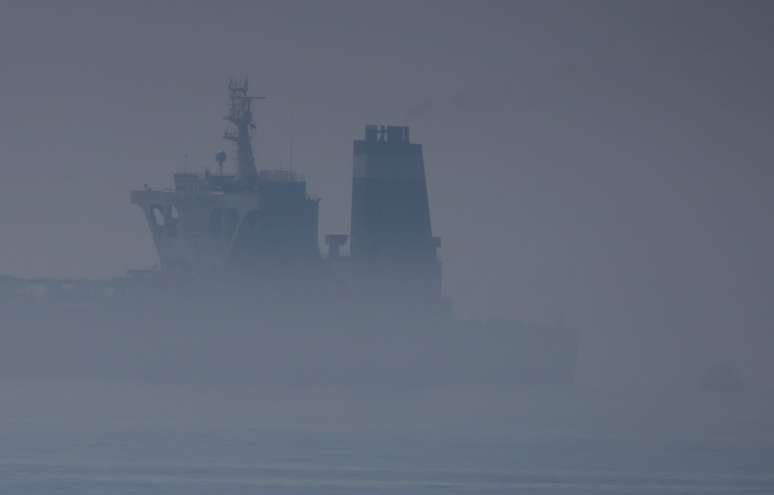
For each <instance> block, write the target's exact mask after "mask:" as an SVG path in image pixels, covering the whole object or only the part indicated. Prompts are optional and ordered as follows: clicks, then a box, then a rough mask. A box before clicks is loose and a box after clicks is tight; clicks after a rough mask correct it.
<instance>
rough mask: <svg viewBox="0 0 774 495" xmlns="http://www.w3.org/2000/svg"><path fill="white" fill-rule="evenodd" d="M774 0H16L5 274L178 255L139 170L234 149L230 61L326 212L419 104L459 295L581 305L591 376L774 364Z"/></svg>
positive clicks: (112, 270)
mask: <svg viewBox="0 0 774 495" xmlns="http://www.w3.org/2000/svg"><path fill="white" fill-rule="evenodd" d="M772 13H774V9H772V7H771V4H770V3H768V2H755V1H748V2H739V3H737V2H733V3H732V2H695V1H681V2H629V1H620V2H599V1H585V2H574V1H568V2H559V1H519V2H511V1H502V2H495V1H478V2H472V1H470V2H459V1H427V2H409V1H390V2H363V1H351V2H349V1H330V2H298V1H283V2H280V1H276V2H237V1H223V2H196V1H190V2H109V1H106V2H79V1H74V2H35V1H29V2H27V1H25V2H22V1H8V0H3V1H2V2H0V68H1V69H2V77H0V95H2V96H0V136H2V137H0V161H1V162H2V163H3V171H4V177H3V180H2V181H0V224H1V225H2V227H3V235H2V243H0V273H9V274H15V275H23V276H51V277H107V276H114V275H120V274H122V273H124V272H125V271H126V270H128V269H133V268H144V267H149V266H152V265H153V264H154V263H156V258H155V253H154V250H153V246H152V243H151V240H150V236H149V233H148V232H147V227H146V225H145V222H144V219H143V217H142V215H141V212H140V211H139V210H138V209H136V207H133V206H131V205H130V204H129V191H130V190H131V189H135V188H141V187H142V186H143V184H146V183H147V184H150V185H152V186H166V185H169V184H170V183H171V175H172V173H174V172H176V171H181V170H197V171H201V170H203V169H204V168H205V167H213V168H214V154H215V152H216V151H217V150H219V149H221V148H222V147H224V146H226V144H225V143H223V142H222V140H221V139H220V136H221V135H222V132H223V129H224V124H225V122H223V120H222V118H221V117H222V115H223V114H224V109H225V100H226V94H225V83H226V80H227V78H228V77H229V76H234V75H235V76H248V77H249V78H250V83H251V89H252V92H253V93H255V94H261V95H266V96H268V100H266V102H261V103H260V104H259V106H258V107H257V112H256V113H257V117H256V119H257V123H258V129H257V136H256V143H255V144H256V154H257V157H258V166H259V167H267V168H275V167H278V166H281V167H286V166H288V165H292V167H293V168H294V170H297V171H300V172H302V173H303V174H305V175H306V177H307V179H308V181H309V189H310V191H312V192H313V193H315V194H317V195H319V196H320V197H321V198H322V201H321V217H320V226H321V228H320V231H321V235H322V234H326V233H333V232H335V233H339V232H347V231H348V228H349V225H348V224H349V201H350V186H351V182H350V180H351V179H350V178H351V167H352V157H351V152H352V145H351V142H352V140H353V139H356V138H358V137H360V136H361V134H362V132H363V127H364V125H365V124H368V123H385V124H401V125H410V126H411V129H412V134H411V135H412V139H413V140H415V141H416V142H421V143H422V144H423V145H424V150H425V162H426V167H427V173H428V181H429V192H430V201H431V209H432V221H433V229H434V233H435V234H436V235H439V236H441V237H442V239H443V241H442V250H441V253H442V259H443V268H444V276H445V278H444V291H445V293H446V294H447V295H449V296H450V297H452V298H453V299H454V301H455V310H456V311H457V313H458V314H459V315H461V316H462V317H469V318H490V317H496V318H516V319H526V320H530V321H536V322H539V323H548V324H552V323H559V322H562V323H564V324H566V325H569V326H574V327H578V328H580V329H581V330H582V331H583V332H585V334H584V335H585V341H584V342H585V344H586V345H585V348H584V349H585V350H586V354H584V356H585V357H584V360H585V364H584V363H582V364H583V368H582V369H583V370H585V371H584V373H585V375H584V376H585V377H586V379H587V380H589V381H591V382H595V381H596V380H599V379H602V378H605V379H608V380H611V381H613V382H615V383H617V384H618V385H620V386H622V387H626V386H631V385H632V384H636V383H640V382H642V381H647V380H650V379H651V378H652V377H653V376H656V375H658V373H659V371H660V368H662V365H663V367H671V368H670V369H672V370H674V369H680V367H681V366H682V365H683V363H686V362H690V363H691V366H690V367H689V368H688V367H686V369H685V373H683V374H682V376H684V377H685V380H688V381H694V382H696V381H698V380H699V377H700V374H701V372H702V370H703V369H704V367H706V366H711V365H713V364H716V363H732V364H733V365H735V366H737V367H739V368H741V369H742V371H743V375H744V378H745V380H747V381H749V382H750V383H753V384H757V386H766V383H767V380H766V379H765V377H766V376H767V375H769V376H770V371H771V370H770V363H769V362H770V358H771V355H772V343H773V342H774V328H772V323H771V321H772V309H771V304H770V301H771V299H772V296H773V295H774V277H773V275H774V264H773V263H772V261H771V253H772V252H774V235H772V229H771V228H770V216H771V212H772V211H774V195H772V194H771V193H770V191H771V190H772V188H773V187H774V173H772V172H771V157H772V156H773V155H774V140H772V139H771V138H770V132H771V129H772V124H773V123H774V122H772V119H774V117H773V116H774V97H772V91H771V88H772V87H774V84H772V83H773V82H774V81H773V79H774V67H773V66H772V63H771V52H772V47H773V45H774V34H772V31H771V29H770V19H771V14H772ZM226 149H227V150H228V148H226ZM291 150H292V151H291ZM291 156H292V163H291ZM611 348H613V349H616V351H617V352H603V350H604V349H611ZM595 350H598V352H595ZM667 365H669V366H667ZM612 369H616V370H621V372H620V373H616V374H615V376H611V373H610V370H612ZM642 369H649V370H651V371H652V373H648V374H647V376H648V377H647V378H646V377H645V376H644V375H645V374H643V373H641V372H640V371H639V370H642ZM666 376H667V375H664V379H666ZM670 376H671V375H670Z"/></svg>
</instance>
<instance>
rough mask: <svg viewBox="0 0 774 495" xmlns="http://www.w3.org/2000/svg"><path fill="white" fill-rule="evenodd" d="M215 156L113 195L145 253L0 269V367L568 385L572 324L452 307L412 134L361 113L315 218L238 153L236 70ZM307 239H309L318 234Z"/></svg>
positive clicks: (246, 110)
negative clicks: (348, 185) (62, 275)
mask: <svg viewBox="0 0 774 495" xmlns="http://www.w3.org/2000/svg"><path fill="white" fill-rule="evenodd" d="M227 89H228V102H229V104H228V108H227V112H226V116H225V119H226V121H227V129H226V131H225V133H224V135H223V138H224V139H225V140H226V141H229V142H231V143H232V144H233V149H234V152H233V157H229V156H228V155H227V153H226V152H225V151H218V152H217V153H216V154H215V162H214V166H213V168H212V169H206V170H205V172H204V173H201V174H199V173H190V172H185V173H176V174H174V176H173V187H172V188H156V187H151V186H148V185H145V186H144V187H142V188H139V189H137V190H134V191H131V193H130V202H131V203H132V204H133V205H135V206H136V207H138V208H139V210H140V212H141V214H142V216H143V218H144V219H145V221H146V222H147V225H148V230H149V233H150V237H151V239H152V241H153V243H154V245H155V247H156V250H157V253H158V259H159V264H158V266H157V267H156V268H154V269H152V270H135V271H130V272H128V273H127V274H126V275H125V276H122V277H117V278H113V279H108V280H55V279H23V278H16V277H11V276H5V277H0V310H2V313H3V315H4V316H3V321H4V324H3V329H2V335H3V341H4V342H3V344H2V345H1V346H0V377H14V378H16V377H41V378H43V377H57V378H62V377H70V378H86V379H89V378H100V379H105V378H108V379H112V378H115V379H129V380H151V381H157V380H174V381H194V382H202V381H204V382H210V381H215V382H229V383H230V382H239V383H242V382H244V383H255V384H266V385H271V384H275V385H277V384H278V385H283V386H284V385H329V386H349V385H352V386H355V385H364V386H368V387H375V386H388V387H393V386H396V385H399V384H400V385H418V386H422V385H431V384H460V383H471V384H512V383H525V382H527V383H570V382H572V380H573V375H574V372H575V367H576V362H577V357H578V351H579V335H578V332H577V331H576V330H573V329H570V328H565V327H556V326H540V325H534V324H529V323H526V322H519V321H502V320H498V321H463V320H458V319H455V317H454V315H453V310H452V304H451V301H449V300H448V299H447V298H445V297H444V295H443V291H442V270H441V268H442V267H441V262H440V259H439V249H440V247H441V238H440V237H438V236H436V235H434V232H433V229H432V224H431V214H430V213H431V211H430V202H429V198H428V191H427V175H426V171H425V164H424V157H423V151H422V145H421V144H418V143H415V142H413V141H412V139H411V136H410V132H409V128H408V127H405V126H393V125H367V126H366V127H365V132H364V135H363V136H362V138H361V139H357V140H355V141H354V146H353V164H352V203H351V222H350V232H348V233H328V234H326V235H324V236H323V237H322V239H324V242H323V243H321V242H320V240H321V235H320V232H319V229H318V211H319V198H317V197H315V196H313V195H312V194H310V192H309V191H308V189H307V183H306V180H305V179H304V177H303V176H302V175H301V174H298V173H296V172H293V171H292V170H288V169H268V168H260V169H259V168H258V167H257V166H256V161H255V155H254V151H253V144H252V134H253V130H254V128H255V126H254V124H253V102H254V101H255V100H256V99H257V97H255V96H251V95H250V94H249V91H248V82H247V80H235V79H232V80H230V81H229V82H228V85H227ZM321 244H322V245H323V246H324V248H321Z"/></svg>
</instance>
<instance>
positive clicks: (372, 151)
mask: <svg viewBox="0 0 774 495" xmlns="http://www.w3.org/2000/svg"><path fill="white" fill-rule="evenodd" d="M351 229H352V238H351V245H350V246H351V254H352V256H353V257H361V258H370V257H400V258H406V257H410V258H417V257H421V258H425V257H426V258H431V259H435V248H436V246H437V239H434V238H433V234H432V228H431V225H430V209H429V203H428V197H427V184H426V178H425V165H424V160H423V157H422V145H421V144H415V143H412V142H411V141H410V140H409V128H408V127H402V126H376V125H368V126H366V128H365V138H364V139H363V140H357V141H355V143H354V163H353V176H352V224H351Z"/></svg>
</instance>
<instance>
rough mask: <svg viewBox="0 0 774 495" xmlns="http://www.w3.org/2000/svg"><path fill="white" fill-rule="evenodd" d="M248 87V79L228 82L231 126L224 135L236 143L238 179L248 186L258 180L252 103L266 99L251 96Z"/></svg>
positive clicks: (228, 119) (228, 115)
mask: <svg viewBox="0 0 774 495" xmlns="http://www.w3.org/2000/svg"><path fill="white" fill-rule="evenodd" d="M247 87H248V81H247V79H242V80H236V79H229V81H228V96H229V109H228V114H227V115H226V116H225V117H224V118H225V120H226V121H227V122H229V123H230V124H231V125H230V126H229V127H228V128H227V129H226V131H225V132H224V133H223V138H224V139H227V140H229V141H232V142H234V143H236V148H237V177H238V179H239V180H240V181H241V182H243V183H245V184H247V185H252V184H253V183H254V182H255V180H256V179H257V178H258V171H257V169H256V167H255V155H254V154H253V145H252V142H251V137H252V136H251V134H252V130H253V129H255V124H254V123H253V112H252V102H253V100H263V99H266V97H265V96H249V95H248V94H247Z"/></svg>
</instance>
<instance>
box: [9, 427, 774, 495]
mask: <svg viewBox="0 0 774 495" xmlns="http://www.w3.org/2000/svg"><path fill="white" fill-rule="evenodd" d="M0 441H2V447H0V453H2V456H0V493H13V494H29V495H37V494H80V495H86V494H108V493H109V494H117V495H128V494H186V495H191V494H225V495H228V494H245V493H277V494H377V493H379V494H381V493H405V494H420V495H422V494H436V493H438V494H440V493H484V494H504V493H536V494H566V495H570V494H572V495H585V494H605V493H611V494H613V493H615V494H705V493H706V494H718V493H723V494H726V493H727V494H738V493H761V494H763V493H766V494H771V493H774V470H773V469H771V466H774V451H772V449H769V448H757V449H753V448H749V447H745V448H742V447H738V446H734V445H733V444H717V443H716V444H682V445H670V444H665V443H661V444H656V443H654V444H648V445H646V444H643V443H642V442H627V441H612V440H605V441H601V440H581V439H572V440H570V439H550V440H549V439H540V440H534V439H533V440H516V439H508V440H505V439H502V438H491V437H490V438H475V439H473V438H464V437H461V436H460V437H454V438H452V436H446V437H439V436H430V435H428V436H427V437H422V436H421V435H412V436H406V437H401V436H400V435H383V434H382V435H369V434H367V433H365V434H364V433H362V432H360V433H357V434H355V433H310V432H298V431H296V432H287V431H285V432H277V431H273V432H257V431H250V432H241V433H239V434H236V433H192V432H147V431H145V432H137V431H131V432H121V433H110V434H100V435H97V434H93V433H92V434H83V435H77V434H45V435H44V434H21V433H14V434H6V435H3V436H1V437H0Z"/></svg>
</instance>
